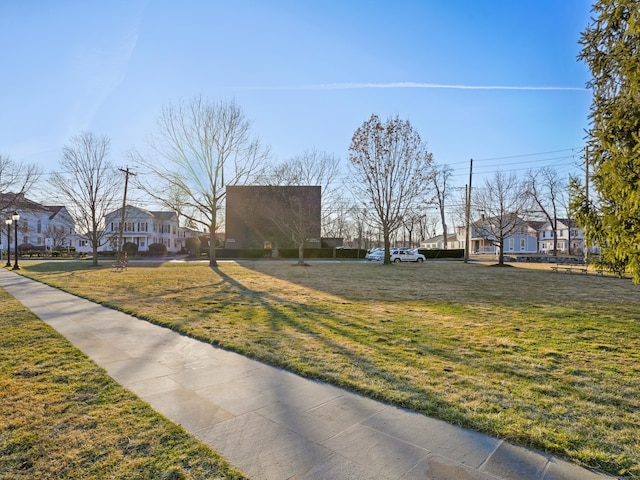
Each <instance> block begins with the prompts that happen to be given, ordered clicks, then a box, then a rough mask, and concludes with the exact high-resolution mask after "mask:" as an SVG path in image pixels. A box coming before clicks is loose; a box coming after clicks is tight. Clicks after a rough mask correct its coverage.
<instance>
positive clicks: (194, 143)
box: [132, 96, 269, 267]
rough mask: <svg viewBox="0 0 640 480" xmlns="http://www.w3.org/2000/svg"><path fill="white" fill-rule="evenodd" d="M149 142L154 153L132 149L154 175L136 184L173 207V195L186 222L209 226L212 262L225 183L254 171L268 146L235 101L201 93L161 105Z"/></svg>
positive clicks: (213, 263)
mask: <svg viewBox="0 0 640 480" xmlns="http://www.w3.org/2000/svg"><path fill="white" fill-rule="evenodd" d="M150 147H151V150H152V152H153V153H155V155H154V156H153V157H151V156H150V157H148V158H144V157H143V156H142V155H141V154H139V153H137V152H133V153H132V157H133V158H134V160H135V161H136V162H137V163H138V164H139V165H140V166H141V167H144V169H146V170H147V171H149V172H151V174H152V177H153V178H152V180H151V181H148V182H144V181H143V182H141V186H142V187H143V188H144V189H145V190H146V191H147V193H149V194H150V195H151V196H152V197H153V198H155V199H156V200H157V201H158V202H159V203H161V204H163V205H165V206H167V207H169V208H174V209H175V207H176V204H175V202H174V201H173V200H175V199H176V198H178V199H180V202H181V203H182V205H181V208H182V209H181V214H182V215H183V216H184V217H185V218H186V220H187V222H192V223H197V224H201V225H203V226H204V227H206V228H207V229H208V230H209V238H210V241H209V264H210V265H211V266H212V267H213V266H216V265H217V263H216V255H215V246H216V232H217V231H218V228H219V225H220V216H219V214H220V211H221V209H222V207H223V204H224V199H225V195H226V187H227V186H230V185H242V184H244V183H246V182H248V181H249V180H251V179H252V178H253V177H254V176H258V175H259V174H260V173H261V171H262V170H263V169H264V168H265V167H266V163H265V162H266V161H267V159H268V155H269V150H268V149H267V148H265V147H263V146H262V144H261V142H260V141H259V140H258V139H257V138H254V137H253V136H252V135H251V123H250V122H249V121H248V120H247V119H246V118H245V116H244V114H243V113H242V110H241V109H240V107H239V106H238V105H236V103H235V102H233V101H230V102H225V101H220V102H209V101H208V100H207V99H205V98H203V97H201V96H197V97H193V98H192V99H191V100H189V101H181V102H179V103H178V104H170V105H167V106H165V107H164V108H163V110H162V114H161V115H160V117H159V118H158V131H157V133H156V134H155V136H153V137H151V139H150ZM158 157H159V159H160V161H159V159H158ZM167 191H171V192H173V195H171V197H172V198H165V195H164V194H165V192H167Z"/></svg>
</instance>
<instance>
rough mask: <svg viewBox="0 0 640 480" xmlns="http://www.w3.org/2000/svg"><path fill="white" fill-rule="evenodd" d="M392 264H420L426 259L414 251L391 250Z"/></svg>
mask: <svg viewBox="0 0 640 480" xmlns="http://www.w3.org/2000/svg"><path fill="white" fill-rule="evenodd" d="M390 254H391V261H392V262H419V263H422V262H424V261H425V260H426V259H425V258H424V255H422V254H421V253H418V252H416V251H415V250H403V249H393V250H391V252H390Z"/></svg>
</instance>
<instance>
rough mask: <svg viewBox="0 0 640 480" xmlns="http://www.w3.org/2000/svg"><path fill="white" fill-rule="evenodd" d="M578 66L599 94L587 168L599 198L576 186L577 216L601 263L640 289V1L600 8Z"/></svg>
mask: <svg viewBox="0 0 640 480" xmlns="http://www.w3.org/2000/svg"><path fill="white" fill-rule="evenodd" d="M580 44H581V45H582V51H581V53H580V55H579V57H578V58H579V59H581V60H583V61H584V62H585V63H586V64H587V65H588V67H589V69H590V70H591V74H592V79H591V81H590V82H589V83H588V85H587V86H588V87H589V88H591V89H592V91H593V102H592V105H591V113H590V119H591V125H590V130H589V138H588V155H587V157H586V161H587V162H588V167H589V169H590V171H591V172H592V177H591V181H592V185H593V186H594V187H595V190H596V192H594V193H595V195H594V196H593V197H594V198H592V199H589V198H587V197H586V196H585V194H584V192H582V190H581V189H578V188H577V185H576V184H575V182H574V185H573V187H574V188H573V190H572V210H573V212H574V215H575V218H576V220H577V221H578V223H579V224H581V225H582V226H583V227H585V231H586V236H587V241H588V242H589V243H590V244H592V245H597V246H599V247H601V249H602V263H603V264H604V265H605V266H607V267H608V268H610V269H612V270H614V271H616V272H618V273H622V272H624V271H627V272H629V273H630V274H631V275H632V276H633V280H634V282H635V283H640V0H598V1H596V3H595V4H594V6H593V16H592V20H591V23H590V25H589V26H588V27H587V29H586V30H585V31H584V32H583V34H582V37H581V40H580Z"/></svg>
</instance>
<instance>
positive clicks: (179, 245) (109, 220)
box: [104, 205, 194, 252]
mask: <svg viewBox="0 0 640 480" xmlns="http://www.w3.org/2000/svg"><path fill="white" fill-rule="evenodd" d="M121 222H122V209H121V208H119V209H118V210H114V211H113V212H110V213H108V214H107V215H105V218H104V223H105V233H106V234H107V237H108V242H107V248H108V249H110V250H117V249H118V241H119V238H120V224H121ZM193 234H194V231H193V230H191V229H188V228H180V226H179V223H178V214H177V213H176V212H169V211H150V210H145V209H143V208H139V207H134V206H131V205H127V206H126V207H125V215H124V225H123V229H122V239H123V240H122V241H123V244H124V243H127V242H131V243H135V244H136V245H137V246H138V251H141V252H145V251H147V250H148V249H149V245H151V244H153V243H160V244H162V245H164V246H165V247H167V251H168V252H181V251H183V249H184V248H185V238H187V237H190V236H193Z"/></svg>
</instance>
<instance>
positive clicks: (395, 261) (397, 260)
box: [393, 258, 402, 263]
mask: <svg viewBox="0 0 640 480" xmlns="http://www.w3.org/2000/svg"><path fill="white" fill-rule="evenodd" d="M401 261H402V260H400V259H399V258H396V259H395V260H394V261H393V263H400V262H401Z"/></svg>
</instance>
